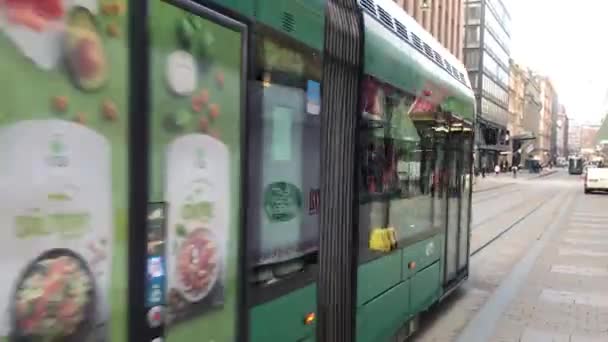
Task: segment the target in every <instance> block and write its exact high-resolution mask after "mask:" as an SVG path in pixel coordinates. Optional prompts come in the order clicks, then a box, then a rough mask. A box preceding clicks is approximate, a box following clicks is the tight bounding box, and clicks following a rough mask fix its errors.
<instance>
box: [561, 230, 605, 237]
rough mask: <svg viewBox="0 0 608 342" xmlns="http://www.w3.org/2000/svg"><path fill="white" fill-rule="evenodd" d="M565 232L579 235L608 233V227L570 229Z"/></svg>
mask: <svg viewBox="0 0 608 342" xmlns="http://www.w3.org/2000/svg"><path fill="white" fill-rule="evenodd" d="M566 234H580V235H599V236H601V235H608V229H570V230H567V231H566Z"/></svg>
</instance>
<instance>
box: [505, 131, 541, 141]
mask: <svg viewBox="0 0 608 342" xmlns="http://www.w3.org/2000/svg"><path fill="white" fill-rule="evenodd" d="M534 139H536V136H535V135H534V133H531V132H524V133H521V134H516V135H513V136H511V140H534Z"/></svg>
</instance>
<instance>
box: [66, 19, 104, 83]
mask: <svg viewBox="0 0 608 342" xmlns="http://www.w3.org/2000/svg"><path fill="white" fill-rule="evenodd" d="M65 48H66V55H67V64H68V69H69V72H70V76H71V78H72V81H73V82H74V83H75V85H76V86H77V87H78V88H80V89H82V90H85V91H93V90H97V89H99V88H101V87H102V86H103V85H104V84H105V83H106V80H107V76H108V67H109V66H108V61H107V59H106V55H105V51H104V46H103V42H102V40H101V36H100V35H99V30H98V26H97V24H96V21H95V17H94V16H93V15H92V14H91V12H89V10H87V9H86V8H84V7H75V8H74V9H73V10H72V11H71V12H70V17H69V19H68V23H67V33H66V43H65Z"/></svg>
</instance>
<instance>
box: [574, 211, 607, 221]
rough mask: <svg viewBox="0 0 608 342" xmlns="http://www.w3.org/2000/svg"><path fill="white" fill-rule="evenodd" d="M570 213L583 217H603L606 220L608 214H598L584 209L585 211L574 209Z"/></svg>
mask: <svg viewBox="0 0 608 342" xmlns="http://www.w3.org/2000/svg"><path fill="white" fill-rule="evenodd" d="M572 215H574V216H583V217H599V218H605V219H607V220H608V214H598V213H596V212H593V211H585V212H580V211H575V212H574V213H573V214H572Z"/></svg>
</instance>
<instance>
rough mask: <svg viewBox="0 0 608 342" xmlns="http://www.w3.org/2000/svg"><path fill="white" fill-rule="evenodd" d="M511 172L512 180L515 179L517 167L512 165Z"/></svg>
mask: <svg viewBox="0 0 608 342" xmlns="http://www.w3.org/2000/svg"><path fill="white" fill-rule="evenodd" d="M511 171H513V178H517V165H513V166H512V167H511Z"/></svg>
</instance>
